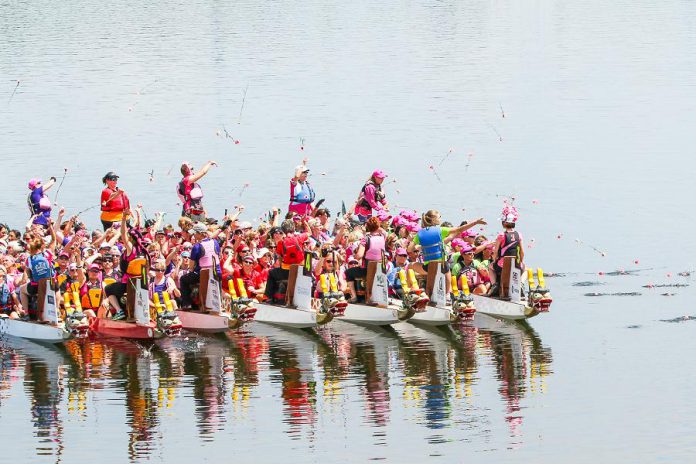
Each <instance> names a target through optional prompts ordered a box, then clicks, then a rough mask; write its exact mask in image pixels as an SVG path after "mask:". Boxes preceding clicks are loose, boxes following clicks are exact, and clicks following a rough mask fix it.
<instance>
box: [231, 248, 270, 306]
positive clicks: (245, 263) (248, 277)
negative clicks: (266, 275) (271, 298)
mask: <svg viewBox="0 0 696 464" xmlns="http://www.w3.org/2000/svg"><path fill="white" fill-rule="evenodd" d="M254 264H255V261H254V258H253V257H252V256H251V255H247V256H245V257H244V258H242V267H241V268H240V269H239V270H237V271H235V273H234V277H235V279H242V281H243V282H244V287H246V291H247V294H248V295H249V297H250V298H253V297H254V296H256V295H257V294H261V293H263V290H264V289H263V287H264V284H265V282H264V281H263V279H262V278H261V274H259V273H258V271H256V269H254Z"/></svg>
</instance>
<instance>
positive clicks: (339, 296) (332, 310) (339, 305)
mask: <svg viewBox="0 0 696 464" xmlns="http://www.w3.org/2000/svg"><path fill="white" fill-rule="evenodd" d="M347 306H348V302H347V301H346V297H345V295H344V294H343V293H342V292H327V293H324V296H323V297H322V298H321V306H320V307H319V312H321V313H323V314H332V315H333V316H343V314H344V313H345V312H346V307H347Z"/></svg>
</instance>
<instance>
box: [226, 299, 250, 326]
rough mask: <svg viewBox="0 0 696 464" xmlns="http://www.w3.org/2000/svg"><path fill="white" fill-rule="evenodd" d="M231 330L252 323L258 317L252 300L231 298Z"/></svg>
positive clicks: (229, 324)
mask: <svg viewBox="0 0 696 464" xmlns="http://www.w3.org/2000/svg"><path fill="white" fill-rule="evenodd" d="M227 300H228V301H229V311H230V320H229V323H228V326H229V328H230V329H236V328H237V327H239V326H240V325H242V324H244V323H245V322H250V321H252V320H253V319H254V316H255V315H256V306H254V300H253V299H251V298H229V299H227Z"/></svg>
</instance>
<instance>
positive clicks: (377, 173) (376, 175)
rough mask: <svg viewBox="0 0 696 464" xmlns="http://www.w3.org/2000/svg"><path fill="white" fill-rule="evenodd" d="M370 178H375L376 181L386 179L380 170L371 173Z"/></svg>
mask: <svg viewBox="0 0 696 464" xmlns="http://www.w3.org/2000/svg"><path fill="white" fill-rule="evenodd" d="M372 177H375V178H377V179H384V178H385V177H387V175H386V174H385V173H384V171H382V170H381V169H375V170H374V171H373V172H372Z"/></svg>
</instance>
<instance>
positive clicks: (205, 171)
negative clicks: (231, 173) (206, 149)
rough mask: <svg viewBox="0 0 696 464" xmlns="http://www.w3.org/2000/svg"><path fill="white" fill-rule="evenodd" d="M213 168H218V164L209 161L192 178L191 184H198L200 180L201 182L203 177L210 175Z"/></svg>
mask: <svg viewBox="0 0 696 464" xmlns="http://www.w3.org/2000/svg"><path fill="white" fill-rule="evenodd" d="M213 166H217V163H216V162H215V161H208V162H207V163H205V164H204V165H203V167H202V168H201V170H200V171H198V172H197V173H195V174H193V175H192V176H191V182H198V181H199V180H201V178H202V177H203V176H205V175H206V174H208V171H209V170H210V168H211V167H213Z"/></svg>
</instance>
